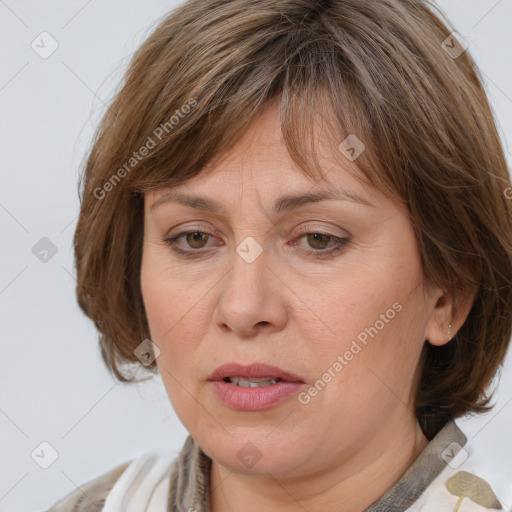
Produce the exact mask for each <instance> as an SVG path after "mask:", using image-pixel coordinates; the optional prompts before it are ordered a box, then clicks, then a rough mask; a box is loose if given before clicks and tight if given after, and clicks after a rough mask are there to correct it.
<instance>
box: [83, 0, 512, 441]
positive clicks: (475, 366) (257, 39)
mask: <svg viewBox="0 0 512 512" xmlns="http://www.w3.org/2000/svg"><path fill="white" fill-rule="evenodd" d="M435 9H436V8H435V7H434V6H432V5H429V4H428V3H426V1H421V0H368V1H364V2H362V1H360V0H331V1H329V0H324V1H314V0H258V1H257V2H254V1H253V0H233V1H227V0H191V1H188V2H186V3H184V4H183V5H181V6H180V7H178V8H177V9H175V10H174V11H172V12H171V13H170V14H169V15H168V16H166V17H165V18H164V19H163V20H162V21H161V22H159V24H158V26H157V27H156V29H154V31H153V32H152V33H151V34H150V36H149V37H148V38H147V40H146V41H145V42H144V44H143V45H142V46H141V47H140V48H139V49H138V50H137V52H136V53H135V55H134V56H133V58H132V61H131V63H130V66H129V68H128V70H127V72H126V75H125V77H124V79H123V82H122V84H120V88H119V90H118V91H116V94H115V97H114V99H113V101H112V103H111V106H110V108H109V109H108V111H107V112H106V114H105V115H104V117H103V119H102V122H101V125H100V126H99V128H98V131H97V133H96V136H95V138H94V140H93V144H92V149H91V151H90V154H89V155H88V158H87V161H86V165H85V169H84V174H83V182H82V183H81V196H80V199H81V211H80V217H79V220H78V225H77V228H76V233H75V238H74V247H75V257H76V269H77V298H78V302H79V305H80V307H81V308H82V310H83V311H84V312H85V314H86V315H87V316H88V317H90V318H91V319H92V320H93V321H94V323H95V325H96V327H97V329H98V330H99V332H100V347H101V354H102V357H103V359H104V361H105V363H106V365H107V367H108V368H110V369H111V371H113V373H114V374H115V376H116V377H117V378H118V379H120V380H121V381H123V382H129V381H132V380H133V376H132V377H129V376H128V374H123V372H122V371H121V365H128V364H129V363H136V364H137V363H139V360H138V358H137V357H136V355H135V354H134V350H135V348H136V347H137V346H138V345H139V344H140V343H141V342H142V340H144V339H145V338H148V337H149V336H150V334H149V329H148V325H147V320H146V317H145V311H144V305H143V301H142V295H141V290H140V263H141V251H142V237H143V215H144V192H145V191H148V190H150V189H153V188H155V187H161V186H173V185H177V184H179V183H182V182H184V181H186V180H187V179H189V178H192V177H194V176H196V175H197V174H198V173H199V172H200V171H201V169H202V168H203V167H204V166H205V165H206V164H208V163H210V162H211V161H212V159H213V158H214V157H216V156H218V155H220V154H221V153H222V152H223V151H224V150H226V149H228V148H230V147H231V146H232V145H233V144H234V143H235V142H236V141H237V140H239V138H240V137H241V135H242V134H243V133H244V130H245V129H246V128H247V127H248V126H249V124H250V123H251V121H252V120H253V119H254V118H255V116H257V115H258V114H259V113H260V112H261V111H262V109H263V108H264V107H266V106H268V105H270V104H271V103H273V102H279V106H280V115H281V126H282V132H283V135H284V139H285V143H286V147H287V148H288V151H289V152H290V155H291V157H292V158H293V159H294V161H295V162H296V163H297V164H298V165H299V166H300V167H301V168H302V169H303V171H304V172H305V173H306V174H307V175H308V176H310V177H312V178H314V177H315V174H314V173H313V171H312V169H313V168H316V169H318V168H319V167H318V161H317V158H316V153H315V151H314V137H313V134H312V133H311V130H310V129H309V128H310V127H311V126H312V122H311V121H312V119H313V116H315V115H316V114H318V112H329V113H330V116H332V119H334V120H335V122H334V123H333V128H332V134H333V135H332V137H333V141H336V144H339V143H340V142H341V141H343V140H344V139H345V137H347V136H348V135H350V134H355V135H356V136H357V138H358V139H359V140H361V141H362V142H363V143H364V145H365V147H366V150H365V151H364V152H363V153H362V154H361V155H360V156H359V157H358V158H357V162H353V163H354V164H357V165H356V166H355V168H356V169H357V172H358V173H359V175H360V177H361V179H365V180H367V182H368V183H369V184H371V185H374V186H376V187H378V188H379V189H380V190H382V191H384V192H387V193H388V194H389V196H390V197H393V198H396V200H397V201H400V203H401V204H402V205H403V206H404V207H405V208H406V210H407V211H408V213H409V215H410V220H411V222H412V225H413V227H414V230H415V234H416V237H417V240H418V245H419V248H420V253H421V261H422V265H423V270H424V275H425V279H426V280H427V281H428V282H430V283H434V284H435V285H437V286H440V287H441V288H442V289H444V290H447V291H448V292H449V293H450V294H451V296H452V297H453V300H454V314H456V312H457V307H458V305H459V303H460V301H459V299H460V298H462V297H463V296H464V294H466V293H467V290H468V289H474V290H476V295H475V298H474V301H473V304H472V308H471V310H470V312H469V315H468V317H467V319H466V321H465V323H464V325H463V326H462V327H461V328H460V329H459V331H458V332H457V333H456V335H455V337H454V338H453V340H452V341H450V342H449V343H448V344H446V345H444V346H441V347H437V346H433V345H431V344H430V343H425V347H424V353H423V362H424V368H423V372H422V375H421V379H420V383H419V388H418V392H417V400H416V414H417V416H418V418H419V419H420V421H421V422H422V425H423V426H424V427H425V430H427V431H428V430H429V429H430V430H431V431H432V428H435V427H433V425H435V424H439V421H440V420H441V419H443V418H446V416H447V415H448V416H452V417H457V416H460V415H462V414H464V413H466V412H470V411H474V412H483V411H486V410H488V409H490V406H489V405H488V404H489V401H490V396H489V395H488V394H486V393H487V391H486V388H487V386H488V384H489V383H490V381H491V379H492V377H493V375H494V374H495V372H496V370H497V369H498V367H499V365H500V364H501V363H502V360H503V358H504V355H505V353H506V348H507V345H508V342H509V339H510V335H511V322H512V311H511V307H512V306H511V305H512V293H511V292H512V286H511V276H512V233H511V221H512V207H511V201H510V200H508V199H507V197H506V194H505V193H504V190H505V189H506V187H507V186H508V185H509V177H508V170H507V165H506V161H505V157H504V153H503V149H502V146H501V143H500V138H499V135H498V133H497V129H496V126H495V121H494V118H493V114H492V111H491V108H490V106H489V103H488V99H487V97H486V94H485V92H484V89H483V87H482V82H481V76H480V73H479V71H478V69H477V67H476V65H475V63H474V61H473V59H472V57H471V56H470V54H469V52H468V51H462V48H461V47H460V43H458V45H457V41H456V40H455V39H454V36H453V35H452V36H451V35H450V33H451V32H452V30H453V29H452V28H448V27H449V26H450V25H449V22H448V21H445V22H443V21H441V17H442V16H443V15H442V13H439V15H438V14H437V13H436V12H435ZM447 42H448V43H449V44H448V43H447ZM454 48H455V52H456V53H454V50H453V49H454ZM457 50H460V51H458V52H457ZM461 52H462V53H461ZM308 141H309V145H308ZM144 148H145V149H144ZM337 153H338V155H339V158H340V159H343V163H344V164H347V159H345V157H344V156H343V155H342V153H341V152H340V151H338V152H337ZM509 190H510V189H509ZM151 371H153V372H155V371H156V365H155V363H153V366H152V368H151ZM443 421H444V420H443Z"/></svg>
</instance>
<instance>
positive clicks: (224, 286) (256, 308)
mask: <svg viewBox="0 0 512 512" xmlns="http://www.w3.org/2000/svg"><path fill="white" fill-rule="evenodd" d="M241 246H242V244H241ZM219 286H220V295H219V299H218V303H217V307H216V309H215V313H214V320H215V323H216V324H217V326H218V327H219V329H220V330H221V331H223V332H224V333H229V332H233V333H235V334H237V335H239V336H244V337H248V336H256V335H257V334H259V333H266V334H269V333H272V332H277V331H280V330H281V329H283V328H284V326H285V325H286V322H287V315H288V308H287V305H286V297H287V294H286V290H287V288H286V285H285V284H284V283H283V281H282V280H281V279H280V278H279V272H278V271H277V269H276V268H272V264H271V262H270V261H269V258H268V257H267V254H266V252H265V250H263V252H262V253H261V254H259V256H257V257H256V259H254V261H251V259H250V258H246V257H245V255H244V253H243V251H240V254H239V253H238V252H236V251H234V252H233V265H232V268H231V270H230V271H228V273H227V274H226V275H225V277H224V278H223V279H222V280H221V282H220V283H219Z"/></svg>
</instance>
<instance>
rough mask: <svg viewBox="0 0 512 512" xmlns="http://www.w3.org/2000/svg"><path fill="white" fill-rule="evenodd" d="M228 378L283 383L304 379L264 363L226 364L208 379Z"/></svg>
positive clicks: (221, 379) (219, 379)
mask: <svg viewBox="0 0 512 512" xmlns="http://www.w3.org/2000/svg"><path fill="white" fill-rule="evenodd" d="M230 377H242V378H245V379H249V378H253V379H271V380H280V381H283V382H295V383H302V384H303V383H304V379H303V378H302V377H300V376H299V375H295V374H293V373H290V372H287V371H285V370H283V369H281V368H278V367H277V366H272V365H268V364H264V363H254V364H250V365H241V364H238V363H228V364H224V365H222V366H219V367H218V368H217V369H216V370H215V371H214V372H213V373H212V374H211V375H210V377H209V380H211V381H224V380H225V379H227V378H230Z"/></svg>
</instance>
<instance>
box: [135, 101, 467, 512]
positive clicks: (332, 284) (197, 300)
mask: <svg viewBox="0 0 512 512" xmlns="http://www.w3.org/2000/svg"><path fill="white" fill-rule="evenodd" d="M318 140H319V141H320V142H322V141H323V140H325V139H324V138H322V137H321V136H320V137H319V138H318ZM320 147H321V148H323V153H322V157H321V159H320V162H321V163H322V168H325V169H329V172H325V173H324V179H322V180H321V181H320V182H319V183H318V184H315V182H314V181H312V180H311V179H310V178H308V177H307V176H305V175H304V174H303V173H302V172H301V171H300V170H299V168H298V167H297V165H296V164H295V163H294V162H293V160H292V159H291V157H290V156H289V154H288V152H287V151H286V148H285V146H284V142H283V140H282V138H281V132H280V128H279V118H278V111H277V109H276V108H268V109H267V110H265V111H264V112H263V113H262V114H261V115H260V117H259V118H258V119H257V120H256V121H255V122H254V123H253V125H252V126H251V129H250V131H249V132H247V133H246V134H245V136H244V137H243V139H242V140H240V141H239V142H238V143H237V144H236V145H235V146H234V147H233V148H232V149H231V150H230V151H228V152H227V153H225V154H223V155H221V158H218V159H216V160H215V161H214V162H212V163H211V164H210V165H209V166H207V167H206V168H205V169H203V170H202V172H201V173H200V174H199V175H198V176H196V177H194V178H193V179H190V180H189V181H188V182H187V183H185V184H180V185H179V186H178V187H177V188H175V189H174V190H179V191H180V192H183V193H187V194H190V195H195V196H196V195H197V196H206V197H208V198H213V199H216V200H217V201H220V202H221V203H222V204H223V205H224V206H225V208H227V213H226V215H217V214H214V213H212V212H209V211H206V210H198V209H195V208H192V207H190V206H184V205H181V204H178V203H176V202H167V203H163V204H161V205H159V206H158V207H157V208H155V209H154V210H153V211H151V210H150V206H151V205H152V204H153V203H154V202H155V201H156V200H157V199H159V198H160V197H162V195H163V194H164V193H165V192H168V191H169V190H170V189H164V188H161V189H157V190H154V191H151V192H148V193H147V194H146V196H145V218H144V242H143V258H142V265H141V287H142V294H143V299H144V304H145V308H146V313H147V318H148V322H149V326H150V332H151V339H152V341H153V343H155V344H156V345H157V347H158V348H159V349H160V355H159V357H158V358H157V364H158V367H159V370H160V374H161V376H162V379H163V382H164V385H165V387H166V390H167V393H168V396H169V398H170V400H171V402H172V405H173V407H174V409H175V411H176V413H177V415H178V417H179V418H180V420H181V421H182V422H183V424H184V426H185V428H186V429H187V430H188V432H190V434H191V435H192V437H193V438H194V439H195V440H196V441H197V442H198V443H199V445H200V446H201V448H202V449H203V450H204V452H205V453H206V454H207V455H208V456H209V457H210V458H211V459H212V471H211V475H210V484H211V507H212V511H213V512H225V511H239V510H245V511H247V512H253V511H254V512H256V511H258V512H261V511H262V510H279V511H284V512H287V511H297V510H303V509H304V510H307V511H309V512H314V511H325V510H343V511H347V512H351V511H353V512H356V511H358V512H360V511H361V510H363V509H364V508H366V507H367V506H369V505H370V504H371V503H373V502H374V501H375V500H376V499H378V498H379V497H380V496H381V495H382V494H383V493H384V492H385V491H386V490H387V489H388V488H390V487H391V486H392V485H393V484H394V483H395V482H396V481H397V480H398V479H399V477H400V476H401V475H402V474H403V473H404V471H405V470H406V469H407V468H408V467H409V466H410V464H411V463H412V462H413V461H414V459H415V458H416V457H417V456H418V455H419V453H420V452H421V451H422V450H423V449H424V448H425V446H426V445H427V444H428V441H427V439H426V438H425V436H424V435H423V433H422V431H421V429H420V427H419V425H418V423H417V420H416V418H415V416H414V408H413V402H414V392H415V382H416V381H417V380H416V379H417V378H418V375H419V373H418V368H419V359H420V354H421V349H422V346H423V344H424V342H425V340H428V342H430V343H433V344H436V345H442V344H444V343H446V342H448V341H449V338H448V336H447V334H446V330H447V328H448V324H449V323H450V322H451V324H452V329H451V337H453V335H454V334H455V333H456V331H457V329H458V328H459V327H460V325H462V323H463V321H464V320H465V318H466V316H467V313H468V311H469V306H470V299H468V303H467V307H462V308H461V313H460V315H459V317H458V318H454V317H453V316H452V311H451V306H452V302H451V299H450V297H449V296H448V295H446V294H445V293H444V292H443V290H440V289H437V288H435V287H430V286H427V284H426V281H425V279H424V276H423V275H422V269H421V265H420V255H419V252H418V246H417V244H416V239H415V237H414V233H413V230H412V226H411V224H410V221H409V220H408V217H407V215H406V213H405V212H404V210H403V209H401V208H399V207H398V206H397V205H396V204H395V203H393V202H392V201H391V200H390V199H388V198H387V197H385V196H384V195H383V194H382V193H380V192H378V191H377V190H375V189H371V188H369V186H368V185H366V184H363V183H362V182H361V181H359V180H357V179H356V178H355V177H354V176H353V175H352V174H351V173H350V172H348V170H347V165H350V162H349V161H348V160H347V159H345V157H344V156H343V155H342V154H341V153H339V154H333V153H332V150H330V151H329V150H328V149H326V148H325V147H323V146H322V144H320ZM333 188H335V189H345V190H350V191H352V192H355V193H357V194H359V195H360V196H363V197H364V198H365V199H366V200H367V201H369V202H370V203H371V204H372V206H367V205H364V204H359V203H356V202H351V201H344V200H338V199H336V200H324V201H321V202H318V203H309V204H305V205H303V206H301V207H300V208H298V209H296V210H292V211H289V212H287V213H285V214H282V215H274V214H272V213H271V206H272V205H273V203H274V201H275V199H276V198H277V197H279V196H281V195H284V194H290V193H299V192H311V191H312V190H314V191H318V190H319V189H331V190H332V189H333ZM303 228H304V229H305V231H303V232H299V229H303ZM306 228H307V229H306ZM187 229H191V230H192V231H201V232H205V233H209V234H211V236H210V237H209V238H206V239H204V240H201V239H199V240H198V239H194V238H192V237H191V236H190V235H189V236H188V237H187V235H184V236H182V237H181V238H179V239H178V240H177V242H176V246H177V247H179V248H181V249H183V250H189V251H191V252H193V251H196V252H197V251H201V253H202V256H201V257H199V258H196V259H187V258H184V257H183V256H181V255H179V254H176V253H175V252H173V250H172V248H171V247H169V246H168V245H167V244H166V243H165V242H164V241H163V239H164V238H165V237H166V236H172V235H175V234H178V232H179V231H186V230H187ZM319 232H320V233H324V234H327V235H331V236H335V237H344V238H348V239H349V240H350V242H349V244H348V245H346V246H344V248H343V249H342V250H341V251H339V252H335V253H333V254H331V255H325V256H323V257H315V255H314V254H307V251H308V250H309V251H311V252H314V251H316V252H321V251H324V253H326V252H327V251H328V250H329V249H331V248H332V247H334V246H335V245H336V243H335V241H334V240H333V239H331V238H330V237H329V236H327V237H320V238H315V237H314V233H319ZM305 233H309V235H307V234H305ZM246 237H253V238H254V239H255V240H256V241H257V242H258V243H259V244H260V246H261V247H262V249H263V252H262V253H261V254H260V255H259V257H258V258H256V260H255V261H254V262H252V263H248V262H247V261H245V260H244V259H243V258H241V257H240V256H239V255H238V254H237V252H236V248H237V246H238V245H239V244H241V242H242V241H243V240H244V239H245V238H246ZM317 237H318V235H317ZM176 246H175V247H176ZM396 302H398V303H399V304H400V305H401V306H402V309H401V310H400V312H396V315H394V318H393V319H391V320H389V321H388V322H385V325H384V327H383V328H381V329H380V330H379V332H378V334H377V335H375V336H374V337H373V338H371V337H369V338H368V343H367V345H366V346H362V349H361V351H360V352H358V353H357V355H355V356H354V357H353V358H352V360H350V361H348V362H347V364H346V365H344V367H343V369H342V371H339V372H338V373H336V376H335V377H333V378H332V379H331V381H330V382H329V383H328V384H327V385H326V386H325V388H324V389H323V390H322V391H321V392H319V393H318V394H317V395H316V396H315V397H313V398H311V400H310V401H309V403H307V404H303V403H300V401H299V400H298V399H297V397H296V396H294V397H292V398H289V399H287V400H285V401H284V402H281V403H280V404H279V405H277V406H275V407H272V408H270V409H267V410H264V411H256V412H255V411H236V410H233V409H231V408H229V407H227V406H226V405H224V404H223V403H222V402H221V401H220V400H219V399H218V398H217V395H216V394H215V393H214V391H213V389H212V385H211V384H210V383H209V382H208V377H209V375H210V374H211V372H212V371H213V370H214V369H215V368H217V367H218V366H220V365H221V364H224V363H227V362H231V361H236V362H239V363H241V364H249V363H252V362H265V363H268V364H272V365H275V366H278V367H281V368H282V369H284V370H286V371H289V372H293V373H295V374H298V375H300V376H302V378H303V380H304V381H305V382H306V383H307V385H308V387H309V386H311V385H312V384H313V383H315V382H316V381H317V380H318V379H319V378H321V376H322V375H323V374H324V373H325V372H326V371H327V370H328V369H329V368H332V366H333V363H335V361H336V360H337V358H338V356H339V355H343V354H344V353H345V352H346V351H347V350H348V349H349V348H350V346H351V343H352V341H353V340H355V339H357V335H358V334H360V333H361V332H362V331H364V329H365V328H369V327H370V326H374V325H375V323H376V321H377V320H378V319H379V318H381V316H380V315H381V314H385V313H386V311H387V310H389V309H390V308H392V305H393V304H394V303H396ZM249 442H250V443H252V444H253V445H254V446H255V447H256V448H257V450H258V452H259V453H260V454H261V458H260V460H259V461H258V462H257V463H256V464H254V465H253V466H252V467H247V466H246V465H245V464H244V463H243V462H242V461H241V460H240V459H239V458H238V457H237V452H238V451H239V450H240V449H241V448H243V447H244V446H245V445H246V444H247V443H249ZM192 505H193V504H191V505H190V506H192ZM341 506H342V507H343V508H340V507H341ZM301 507H302V508H301Z"/></svg>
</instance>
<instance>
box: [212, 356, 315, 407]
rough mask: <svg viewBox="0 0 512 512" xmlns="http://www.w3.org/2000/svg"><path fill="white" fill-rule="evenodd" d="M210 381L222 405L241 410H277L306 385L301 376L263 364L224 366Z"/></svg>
mask: <svg viewBox="0 0 512 512" xmlns="http://www.w3.org/2000/svg"><path fill="white" fill-rule="evenodd" d="M209 382H210V383H211V384H212V385H213V388H214V390H215V392H216V394H217V397H218V398H219V399H220V400H221V402H223V403H224V405H226V406H228V407H229V408H231V409H235V410H238V411H259V410H262V409H269V408H271V407H275V406H276V405H278V404H280V403H281V402H283V401H284V400H286V399H287V398H290V397H292V396H293V395H296V394H297V393H298V392H299V391H300V390H301V389H302V388H303V387H304V386H305V385H306V383H305V381H304V379H302V378H301V377H300V376H298V375H294V374H292V373H290V372H287V371H285V370H282V369H281V368H278V367H277V366H271V365H267V364H263V363H255V364H251V365H246V366H244V365H240V364H238V363H229V364H226V365H223V366H220V367H219V368H217V369H216V370H215V371H214V372H213V373H212V375H211V376H210V378H209Z"/></svg>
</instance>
